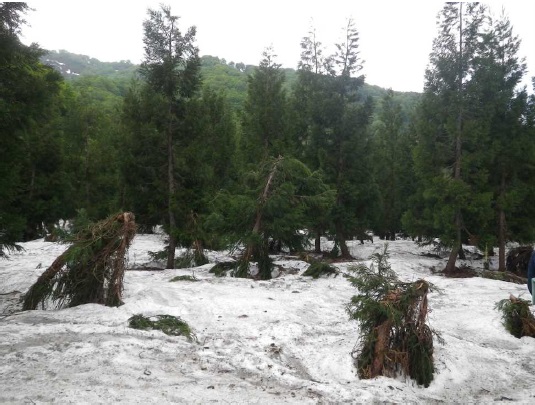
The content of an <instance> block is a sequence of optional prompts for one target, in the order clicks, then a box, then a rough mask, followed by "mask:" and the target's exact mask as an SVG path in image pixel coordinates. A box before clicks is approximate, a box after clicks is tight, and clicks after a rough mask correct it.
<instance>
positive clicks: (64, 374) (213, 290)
mask: <svg viewBox="0 0 535 405" xmlns="http://www.w3.org/2000/svg"><path fill="white" fill-rule="evenodd" d="M326 243H327V242H326ZM22 246H23V247H24V249H25V251H24V252H21V253H14V254H12V255H11V256H10V258H9V260H1V261H0V312H1V313H2V315H1V316H0V356H1V359H2V361H1V363H0V403H8V404H43V403H51V402H55V403H60V404H109V403H113V404H115V403H124V404H210V403H217V404H219V403H221V404H287V403H290V404H291V403H295V404H344V403H346V404H359V403H362V404H382V403H388V404H390V403H397V404H407V403H410V404H451V403H458V404H468V403H471V404H472V403H478V404H488V403H511V402H514V403H522V404H533V403H535V339H533V338H527V337H524V338H521V339H517V338H515V337H513V336H512V335H510V334H509V333H508V332H507V331H506V330H505V328H504V327H503V325H502V320H501V313H500V312H499V311H497V310H496V309H495V305H496V303H497V302H498V301H500V300H502V299H506V298H508V297H509V295H510V294H513V295H515V296H521V298H524V299H530V296H529V293H528V291H527V288H526V286H524V285H517V284H513V283H507V282H502V281H494V280H489V279H483V278H466V279H451V278H444V277H442V276H440V275H434V274H433V273H432V272H431V270H430V269H431V267H436V268H437V269H441V268H443V266H444V264H445V262H444V260H440V259H433V258H429V257H424V256H422V255H421V253H422V252H423V250H421V249H420V248H418V247H417V246H416V245H415V244H414V243H413V242H411V241H405V240H399V241H394V242H390V243H389V252H390V255H391V256H390V263H391V265H392V268H393V269H394V270H395V271H396V273H397V274H398V276H399V278H400V279H401V280H403V281H414V280H417V279H419V278H424V279H426V280H427V281H429V282H431V283H433V284H434V285H436V286H437V287H439V288H440V289H442V290H443V292H442V293H438V292H432V293H430V294H429V307H430V309H431V312H430V315H429V319H430V326H431V327H432V328H433V329H435V330H436V331H437V332H439V333H440V334H441V335H442V337H443V338H444V341H445V342H444V345H440V344H438V343H437V342H436V340H435V368H436V370H435V378H434V380H433V382H432V383H431V385H430V386H429V387H428V388H424V387H422V386H418V385H416V384H415V383H414V382H413V381H412V380H407V379H405V378H402V377H399V378H395V379H393V378H386V377H379V378H375V379H371V380H360V379H359V378H358V376H357V373H356V368H355V366H354V364H353V359H352V358H351V354H350V352H351V351H352V349H353V347H354V346H355V344H356V343H357V340H358V324H357V323H356V322H354V321H349V318H348V314H347V312H346V310H345V307H346V305H347V303H348V302H349V300H350V297H351V296H352V295H355V294H357V293H358V292H357V291H356V289H355V288H353V287H352V286H351V285H350V283H349V281H348V280H347V279H346V278H344V277H343V276H338V277H336V278H335V277H330V278H320V279H318V280H313V279H311V278H310V277H303V276H301V275H300V274H301V273H303V272H304V271H305V270H306V268H307V266H308V265H307V264H306V263H305V262H302V261H298V260H287V259H285V260H284V261H282V260H281V261H278V262H277V263H278V264H280V265H284V266H285V267H286V268H293V269H294V271H293V272H292V271H288V272H283V274H282V275H281V276H280V277H278V278H275V279H273V280H270V281H254V280H250V279H238V278H231V277H223V278H218V277H215V276H214V275H213V274H211V273H209V272H208V270H209V269H210V268H211V266H212V265H205V266H202V267H197V268H195V269H185V270H184V269H182V270H178V269H175V270H160V271H137V270H136V271H134V270H130V271H127V273H126V275H125V279H124V281H125V289H124V293H123V300H124V302H125V304H124V305H123V306H121V307H118V308H109V307H104V306H100V305H95V304H89V305H81V306H78V307H75V308H69V309H62V310H46V311H44V310H35V311H20V305H19V304H18V299H19V298H20V296H21V294H23V293H24V292H26V291H27V290H28V288H29V287H30V286H31V285H32V284H33V283H34V282H35V281H36V279H37V277H38V276H39V275H41V273H42V272H43V271H44V270H45V269H46V268H47V267H48V266H49V265H50V264H51V263H52V261H53V260H54V259H55V258H56V257H57V256H59V255H60V254H61V253H62V252H63V251H64V249H65V248H66V246H65V245H61V244H55V243H49V242H44V241H43V240H36V241H32V242H27V243H23V244H22ZM350 247H351V252H352V254H353V255H354V257H356V258H357V259H358V260H361V261H362V260H364V261H366V263H369V261H368V258H369V256H370V255H371V254H372V253H373V252H375V251H376V250H382V249H383V243H382V242H378V241H376V242H375V243H374V244H371V243H369V242H366V244H364V245H361V244H360V243H359V242H358V241H357V242H351V245H350ZM162 248H163V239H162V236H160V235H138V236H136V238H135V239H134V243H133V246H132V248H131V249H130V252H129V264H130V266H134V265H136V264H142V263H147V262H149V256H148V251H158V250H161V249H162ZM326 248H327V247H326ZM209 257H210V259H211V261H212V262H213V261H215V260H223V259H224V254H223V253H217V252H210V253H209ZM354 264H356V263H344V264H337V266H338V268H339V269H340V270H342V271H347V267H348V266H350V265H354ZM468 264H471V265H472V266H474V267H478V266H481V262H473V263H468ZM295 272H296V274H291V273H295ZM192 274H194V275H195V277H197V278H198V279H199V280H200V281H199V282H187V281H178V282H170V281H169V280H170V279H171V278H173V277H174V276H177V275H192ZM531 308H533V307H531ZM135 314H143V315H146V316H149V315H157V314H169V315H174V316H180V317H181V318H182V319H183V320H185V321H186V322H187V323H188V324H189V325H190V326H191V327H192V329H193V330H194V332H195V334H196V337H197V340H198V341H197V342H189V341H188V340H187V339H186V338H185V337H182V336H178V337H174V336H168V335H165V334H164V333H162V332H160V331H142V330H136V329H132V328H130V327H128V319H129V318H130V317H131V316H132V315H135Z"/></svg>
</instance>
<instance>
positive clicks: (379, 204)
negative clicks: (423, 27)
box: [0, 3, 535, 278]
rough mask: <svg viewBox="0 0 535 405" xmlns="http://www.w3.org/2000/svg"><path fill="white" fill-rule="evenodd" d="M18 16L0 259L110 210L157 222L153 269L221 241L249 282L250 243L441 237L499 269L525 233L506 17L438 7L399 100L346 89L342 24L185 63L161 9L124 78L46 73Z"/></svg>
mask: <svg viewBox="0 0 535 405" xmlns="http://www.w3.org/2000/svg"><path fill="white" fill-rule="evenodd" d="M26 9H27V6H26V5H25V3H0V19H1V37H0V40H1V41H2V46H1V47H0V81H1V82H0V113H1V115H2V120H1V122H0V133H1V136H2V142H1V144H0V251H1V252H2V253H3V254H4V253H6V252H8V251H9V250H10V249H13V248H15V247H16V242H18V241H23V240H30V239H34V238H37V237H42V236H44V235H46V234H53V233H54V232H55V228H56V226H57V223H58V221H59V220H60V219H72V218H76V217H78V218H81V217H83V218H86V219H91V220H97V219H101V218H105V217H107V216H108V215H109V214H110V213H113V212H116V211H119V210H126V211H132V212H134V213H135V215H136V221H137V222H138V223H139V224H140V226H141V227H142V229H143V230H144V231H147V232H149V231H150V230H151V229H152V227H153V226H155V225H163V226H164V229H165V230H166V232H167V233H168V235H169V246H168V266H169V267H173V266H174V260H175V257H174V255H175V247H177V246H183V247H187V248H191V249H192V251H193V252H194V257H195V260H196V262H197V263H202V262H203V261H204V260H205V257H204V253H203V250H204V249H205V248H210V249H220V248H224V247H229V246H233V245H240V246H243V247H244V249H243V250H242V256H241V260H240V264H239V271H238V273H237V274H242V275H247V274H248V273H249V272H250V271H251V267H250V263H251V262H255V263H257V264H258V272H259V277H262V278H269V277H270V276H271V262H270V259H269V253H270V252H273V251H276V250H278V249H281V248H286V249H290V250H302V249H305V248H306V247H307V246H306V245H307V243H308V241H309V240H314V239H315V240H316V243H315V246H314V249H315V250H316V251H319V250H320V245H319V238H320V237H321V236H323V235H329V236H331V237H332V238H334V240H335V247H334V250H333V252H331V254H333V255H336V256H344V257H349V256H350V252H349V250H348V247H347V243H346V242H347V240H350V239H352V238H361V237H363V236H364V234H365V232H366V231H368V230H372V231H373V232H374V233H375V234H377V235H380V236H381V237H382V238H386V239H388V238H394V237H395V235H396V233H399V232H403V233H405V234H407V235H410V236H412V237H415V238H419V239H420V240H430V239H434V238H440V240H441V241H442V242H443V243H444V244H446V245H448V246H450V247H453V249H452V255H451V257H450V259H451V260H450V261H449V263H448V266H450V267H451V266H455V260H456V258H457V257H458V255H459V254H461V255H462V249H460V247H461V243H466V242H468V241H470V242H471V243H473V244H477V245H478V246H480V247H481V248H483V249H490V248H491V247H493V246H499V247H500V249H499V253H500V266H501V267H502V269H504V268H505V263H504V257H505V256H504V246H505V242H506V241H508V240H514V241H533V240H535V228H534V227H533V221H532V218H534V214H535V212H533V211H534V210H535V208H534V204H532V201H533V199H534V198H535V183H534V182H533V180H532V179H533V178H534V177H533V176H534V174H535V173H534V169H535V149H534V147H533V140H534V135H535V99H534V97H533V95H529V94H528V93H527V91H526V90H525V89H521V88H519V83H520V82H521V81H522V79H523V77H524V75H525V72H526V67H525V65H524V62H523V61H522V60H521V59H520V58H519V56H518V45H519V39H518V38H517V37H515V36H514V34H513V31H512V29H511V26H510V23H509V21H508V19H507V17H506V16H502V17H500V18H499V19H497V20H492V19H491V17H490V13H489V12H488V10H487V9H485V7H484V6H482V5H478V4H460V3H457V4H453V3H452V4H450V3H448V4H445V6H444V8H443V10H442V12H441V14H440V18H439V26H438V35H437V37H436V38H435V41H434V45H433V52H432V54H431V56H430V62H429V66H428V70H427V72H426V78H425V80H426V82H425V83H426V84H425V91H424V94H423V95H422V96H421V97H420V99H421V101H420V102H417V103H416V102H415V98H414V97H413V96H411V95H403V94H401V95H400V94H398V93H395V92H393V91H384V90H382V91H379V90H378V89H377V88H374V87H373V86H367V85H366V84H365V80H364V76H362V75H361V70H362V61H361V59H360V56H359V36H358V31H357V28H356V27H355V26H354V24H353V22H352V21H351V20H348V23H347V26H346V27H345V32H346V35H345V36H344V38H345V39H344V42H342V43H339V44H334V45H335V46H334V48H333V49H334V52H333V53H332V54H327V50H326V48H325V47H324V46H323V45H322V44H321V43H320V42H319V40H318V39H317V38H316V35H315V31H314V29H311V31H310V32H309V33H308V34H307V36H306V37H305V38H303V41H302V44H301V45H302V53H301V57H300V62H299V68H298V70H297V71H289V70H288V69H283V68H282V67H281V66H280V65H279V64H278V63H277V61H276V55H275V52H274V50H273V49H269V48H268V49H266V50H265V52H264V54H263V56H262V60H261V61H260V63H259V66H258V67H252V66H245V65H243V64H240V63H232V62H231V63H226V62H225V61H221V60H219V59H217V58H210V57H204V58H201V57H200V56H199V50H198V49H197V48H196V46H195V35H196V31H195V28H194V27H191V28H189V29H187V30H186V31H184V32H183V31H181V30H180V29H179V27H178V25H177V21H178V20H177V17H176V16H173V14H172V13H171V10H170V9H169V8H168V7H165V6H162V7H161V9H159V10H149V12H148V15H147V19H146V21H145V22H144V23H143V27H144V32H145V36H144V45H145V60H144V62H143V63H142V65H141V66H140V67H139V68H138V69H137V73H136V75H135V76H133V78H130V77H126V76H125V75H122V74H121V75H113V73H112V72H110V75H109V76H107V77H106V76H103V75H99V76H80V77H78V78H76V79H73V80H68V81H65V80H64V79H63V78H62V77H61V75H60V74H59V73H58V72H57V71H56V70H54V69H53V68H51V67H49V66H47V65H45V64H43V63H42V62H41V61H40V59H41V58H42V57H43V55H45V51H43V50H42V49H40V48H38V47H37V46H35V45H32V46H30V47H28V46H25V45H23V44H22V43H21V42H20V40H19V38H18V37H19V34H20V26H21V24H22V23H23V16H24V12H25V11H26ZM53 56H55V57H57V56H59V54H58V55H53ZM89 61H90V62H91V61H92V60H89ZM61 63H64V62H61ZM121 64H122V65H121V66H122V67H120V68H121V69H123V68H124V69H123V70H124V72H127V71H129V69H131V66H130V65H129V62H124V61H123V62H121ZM89 65H91V63H89ZM94 65H97V64H96V63H95V64H94ZM121 69H114V70H121ZM222 75H224V76H225V77H227V80H228V81H227V83H226V84H225V86H222V85H221V81H220V80H218V78H219V77H221V76H222ZM229 78H230V79H229ZM229 83H230V84H229ZM374 91H375V92H374ZM381 93H382V94H381ZM305 231H306V232H305Z"/></svg>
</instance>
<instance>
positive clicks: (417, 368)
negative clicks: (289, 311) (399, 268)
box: [347, 245, 436, 387]
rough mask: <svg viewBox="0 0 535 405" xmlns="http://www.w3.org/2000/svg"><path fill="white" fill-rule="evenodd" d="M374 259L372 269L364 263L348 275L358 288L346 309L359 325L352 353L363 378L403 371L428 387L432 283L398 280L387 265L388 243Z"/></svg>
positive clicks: (431, 352)
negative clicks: (358, 333)
mask: <svg viewBox="0 0 535 405" xmlns="http://www.w3.org/2000/svg"><path fill="white" fill-rule="evenodd" d="M371 259H372V265H371V266H370V267H369V268H368V267H366V266H365V265H364V264H361V265H359V266H357V267H356V268H354V269H353V271H355V273H356V275H355V276H354V277H350V281H351V284H352V285H353V286H355V287H356V288H357V289H358V291H359V295H355V296H353V297H352V299H351V302H350V303H349V305H348V308H347V310H348V312H349V315H350V317H351V319H355V320H357V321H359V323H360V339H359V342H360V343H359V344H358V345H357V346H356V347H355V349H354V350H353V353H352V355H353V357H354V358H355V360H356V366H357V370H358V374H359V377H360V378H374V377H377V376H380V375H382V376H386V377H395V376H397V375H405V376H409V377H410V378H412V379H414V380H416V382H417V383H418V384H420V385H424V386H425V387H428V386H429V384H430V382H431V381H432V380H433V373H434V365H433V334H434V333H435V332H434V331H432V329H431V328H430V327H429V326H428V325H427V314H428V302H427V293H428V291H429V289H430V285H429V283H428V282H426V281H425V280H417V281H415V282H413V283H404V282H400V281H399V280H398V279H397V277H396V275H395V273H394V272H393V271H392V269H391V268H390V265H389V264H388V260H387V259H388V253H387V246H386V245H385V248H384V252H383V253H375V254H374V255H372V257H371ZM375 266H377V269H375ZM435 334H436V333H435Z"/></svg>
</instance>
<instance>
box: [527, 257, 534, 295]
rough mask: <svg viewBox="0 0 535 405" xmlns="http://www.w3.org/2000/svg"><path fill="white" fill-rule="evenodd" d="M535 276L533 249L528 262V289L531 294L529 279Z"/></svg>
mask: <svg viewBox="0 0 535 405" xmlns="http://www.w3.org/2000/svg"><path fill="white" fill-rule="evenodd" d="M533 277H535V250H534V251H533V253H532V254H531V259H529V264H528V289H529V292H530V294H532V295H533V291H531V279H532V278H533Z"/></svg>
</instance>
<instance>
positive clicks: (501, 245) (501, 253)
mask: <svg viewBox="0 0 535 405" xmlns="http://www.w3.org/2000/svg"><path fill="white" fill-rule="evenodd" d="M504 199H505V173H502V179H501V184H500V198H499V200H500V204H499V206H498V263H499V264H498V270H499V271H505V270H506V267H505V240H506V236H505V233H506V232H507V223H506V221H505V211H504V209H503V206H502V204H503V201H504Z"/></svg>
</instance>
